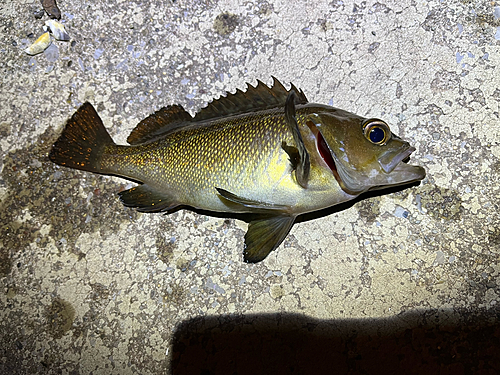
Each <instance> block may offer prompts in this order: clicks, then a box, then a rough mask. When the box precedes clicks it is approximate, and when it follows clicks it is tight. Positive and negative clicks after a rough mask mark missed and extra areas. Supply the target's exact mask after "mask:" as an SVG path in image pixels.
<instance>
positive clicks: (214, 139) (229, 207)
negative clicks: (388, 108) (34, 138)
mask: <svg viewBox="0 0 500 375" xmlns="http://www.w3.org/2000/svg"><path fill="white" fill-rule="evenodd" d="M127 141H128V142H129V143H130V146H119V145H116V144H115V143H114V142H113V141H112V139H111V137H110V136H109V134H108V133H107V131H106V130H105V128H104V126H103V124H102V122H101V120H100V118H99V116H98V115H97V113H96V112H95V110H94V108H93V107H92V106H91V105H90V104H88V103H86V104H84V105H83V106H82V107H80V108H79V109H78V111H77V112H76V113H75V114H74V115H73V117H72V118H71V119H70V120H69V121H68V123H67V125H66V128H65V130H64V132H63V134H62V135H61V137H60V138H59V140H58V141H57V142H56V143H55V145H54V147H53V150H52V152H51V154H50V158H51V160H53V161H54V162H56V163H58V164H60V165H64V166H68V167H72V168H77V169H83V170H87V171H91V172H95V173H102V174H108V175H116V176H120V177H124V178H127V179H130V180H133V181H136V182H138V183H139V185H138V186H136V187H134V188H132V189H129V190H127V191H124V192H121V193H120V199H121V200H122V202H123V203H124V205H126V206H128V207H135V208H137V209H138V210H140V211H145V212H157V211H170V210H173V209H174V208H176V207H178V206H189V207H193V208H196V209H201V210H208V211H216V212H231V213H255V214H259V215H260V216H259V218H257V219H255V220H254V221H251V222H250V225H249V230H248V232H247V235H246V236H245V260H246V261H249V262H257V261H260V260H262V259H264V258H265V257H266V256H267V255H268V254H269V252H270V251H272V250H274V249H275V248H276V247H277V246H279V244H280V243H281V242H282V241H283V239H284V238H285V237H286V235H287V234H288V232H289V230H290V229H291V227H292V225H293V222H294V220H295V218H296V216H297V215H300V214H303V213H306V212H311V211H316V210H319V209H323V208H326V207H329V206H332V205H335V204H338V203H342V202H345V201H348V200H351V199H353V198H355V197H357V196H358V195H359V194H361V193H363V192H365V191H368V190H371V189H379V188H381V187H386V186H393V185H399V184H405V183H411V182H414V181H417V180H421V179H422V178H423V177H424V176H425V172H424V171H423V169H422V168H420V167H415V166H410V165H407V164H405V163H402V161H403V159H406V158H407V157H408V156H409V155H410V154H411V152H412V151H413V150H414V149H413V148H412V147H410V146H409V145H408V144H407V143H406V142H404V141H402V140H400V139H399V138H398V137H397V136H395V135H393V134H392V133H390V130H389V128H388V127H387V125H386V124H385V123H383V122H382V121H381V120H376V119H374V120H366V119H364V118H362V117H360V116H357V115H354V114H352V113H349V112H346V111H343V110H340V109H336V108H333V107H330V106H324V105H320V104H314V103H308V102H307V99H306V97H305V95H304V94H303V93H302V91H299V90H297V89H296V88H295V87H294V86H293V85H292V87H291V89H290V90H286V89H285V88H284V87H283V85H281V83H279V82H278V81H277V80H275V81H274V85H273V87H272V88H269V87H267V86H266V85H264V84H262V83H260V82H259V84H258V85H257V86H256V87H252V86H250V87H249V88H248V89H247V91H246V92H241V91H237V93H236V94H228V96H227V97H222V98H220V99H218V100H216V101H213V102H212V103H210V104H209V106H208V107H207V108H204V109H203V110H202V111H200V112H199V113H198V114H197V115H196V116H195V117H194V118H193V117H191V116H190V115H189V114H188V113H187V112H186V111H185V110H184V109H183V108H182V107H180V106H176V105H174V106H168V107H166V108H162V109H161V110H159V111H158V112H156V113H154V114H153V115H151V116H149V117H147V118H146V119H144V120H143V121H141V123H139V125H138V126H137V127H136V128H135V129H134V130H133V131H132V133H131V134H130V136H129V138H128V139H127Z"/></svg>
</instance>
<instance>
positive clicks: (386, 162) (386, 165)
mask: <svg viewBox="0 0 500 375" xmlns="http://www.w3.org/2000/svg"><path fill="white" fill-rule="evenodd" d="M414 151H415V147H412V146H410V145H409V144H404V145H403V146H402V147H401V149H399V150H397V151H396V152H394V151H387V152H385V153H384V154H383V155H382V156H381V157H380V158H379V159H378V163H379V164H380V166H381V167H382V169H383V170H384V172H385V173H391V172H392V171H393V170H394V169H395V168H396V167H397V166H398V165H399V164H401V162H404V163H408V161H409V160H410V155H411V154H412V153H413V152H414Z"/></svg>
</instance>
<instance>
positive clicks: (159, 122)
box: [127, 105, 193, 145]
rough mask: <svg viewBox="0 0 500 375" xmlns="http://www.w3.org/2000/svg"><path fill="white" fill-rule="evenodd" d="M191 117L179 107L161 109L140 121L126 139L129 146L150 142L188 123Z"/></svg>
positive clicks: (172, 106) (171, 106) (170, 106)
mask: <svg viewBox="0 0 500 375" xmlns="http://www.w3.org/2000/svg"><path fill="white" fill-rule="evenodd" d="M192 120H193V117H191V115H190V114H189V113H188V112H186V111H185V109H184V108H182V107H181V106H180V105H169V106H166V107H163V108H161V109H160V110H158V111H156V112H155V113H153V114H152V115H149V116H148V117H146V118H145V119H144V120H142V121H141V122H140V123H139V124H138V125H137V126H136V127H135V129H134V130H132V132H131V133H130V135H129V136H128V138H127V142H128V143H129V144H131V145H137V144H139V143H144V142H147V141H151V140H153V139H155V138H157V137H159V136H161V135H164V134H166V133H169V132H171V131H172V130H174V129H177V128H180V127H183V126H185V125H187V124H188V123H190V122H191V121H192Z"/></svg>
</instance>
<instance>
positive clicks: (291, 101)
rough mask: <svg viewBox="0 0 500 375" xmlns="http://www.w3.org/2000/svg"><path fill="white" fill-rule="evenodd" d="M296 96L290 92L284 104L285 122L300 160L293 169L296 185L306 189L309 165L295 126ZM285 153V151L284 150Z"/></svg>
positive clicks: (297, 125) (297, 128)
mask: <svg viewBox="0 0 500 375" xmlns="http://www.w3.org/2000/svg"><path fill="white" fill-rule="evenodd" d="M296 97H297V95H296V94H295V91H291V92H290V93H289V94H288V97H287V99H286V103H285V121H286V122H287V124H288V126H289V128H290V131H291V132H292V134H293V140H294V141H295V144H296V146H297V149H298V151H299V157H300V160H299V162H298V164H297V168H296V169H295V176H296V178H297V183H298V184H299V185H300V186H302V187H303V188H306V187H307V180H308V179H309V171H310V169H311V163H310V160H309V153H308V152H307V150H306V146H305V145H304V141H303V140H302V136H301V135H300V131H299V124H297V119H296V117H295V98H296ZM285 151H286V150H285Z"/></svg>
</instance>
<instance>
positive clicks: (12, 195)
mask: <svg viewBox="0 0 500 375" xmlns="http://www.w3.org/2000/svg"><path fill="white" fill-rule="evenodd" d="M56 138H57V134H56V133H54V131H53V130H52V129H50V128H49V129H48V130H47V131H46V132H45V133H44V134H43V135H42V136H40V138H39V140H38V141H37V142H35V143H34V144H33V145H29V146H27V147H26V148H23V149H19V150H16V151H14V152H11V153H9V154H7V155H6V157H5V158H4V160H3V164H4V166H3V172H2V176H1V178H2V182H3V184H4V185H5V186H6V187H7V188H8V190H7V194H6V195H5V196H3V198H2V200H1V202H0V222H1V223H2V224H1V225H0V244H1V247H0V260H1V261H2V262H1V263H2V266H1V267H0V273H1V274H2V275H7V274H8V273H9V272H10V270H11V268H12V265H13V262H15V259H16V258H17V256H16V254H17V253H19V252H23V251H28V248H29V246H30V244H32V243H34V244H36V246H37V247H41V248H44V247H46V246H47V244H48V243H49V242H50V241H53V240H54V239H55V245H56V246H57V248H58V249H59V250H60V251H70V252H72V253H74V254H75V255H77V256H78V258H79V259H82V258H84V257H85V254H83V253H81V252H80V251H79V250H78V249H77V248H75V247H74V244H75V242H76V240H77V239H78V237H79V236H80V235H81V234H82V233H94V232H100V233H101V235H106V233H113V232H114V231H116V230H117V229H118V228H119V226H120V224H121V223H122V222H130V221H133V220H134V219H135V218H137V213H136V212H135V211H133V210H129V209H125V208H124V207H123V206H122V205H121V204H120V202H119V200H118V198H117V197H116V193H117V192H118V191H119V189H120V188H122V189H123V187H124V184H117V183H116V182H114V181H112V180H111V179H110V178H107V177H103V176H96V175H91V174H86V173H81V172H78V171H74V170H70V169H67V168H62V167H59V166H56V165H55V164H54V163H52V162H51V161H50V160H49V159H48V157H47V154H48V152H49V150H50V147H51V145H52V143H53V142H54V141H55V139H56ZM22 266H23V265H22V264H20V265H18V267H22Z"/></svg>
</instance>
